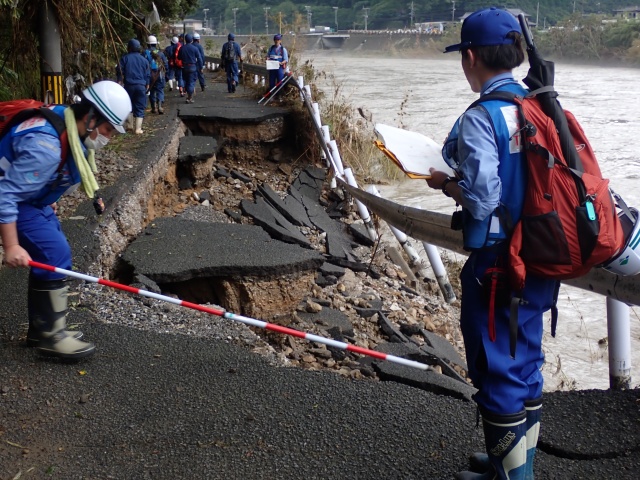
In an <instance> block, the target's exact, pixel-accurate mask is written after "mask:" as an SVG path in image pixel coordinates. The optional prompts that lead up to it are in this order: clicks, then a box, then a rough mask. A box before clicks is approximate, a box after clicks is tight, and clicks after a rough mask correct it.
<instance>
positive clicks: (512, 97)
mask: <svg viewBox="0 0 640 480" xmlns="http://www.w3.org/2000/svg"><path fill="white" fill-rule="evenodd" d="M517 98H520V99H522V96H520V95H516V94H515V93H513V92H507V91H505V90H497V91H493V92H491V93H487V94H486V95H483V96H481V97H480V98H479V99H477V100H476V101H475V102H473V103H472V104H471V105H469V106H468V107H467V110H470V109H472V108H474V107H477V106H478V105H480V104H481V103H483V102H490V101H491V100H502V101H504V102H511V103H518V102H517V101H516V99H517Z"/></svg>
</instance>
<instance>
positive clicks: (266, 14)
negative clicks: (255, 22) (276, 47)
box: [263, 7, 271, 35]
mask: <svg viewBox="0 0 640 480" xmlns="http://www.w3.org/2000/svg"><path fill="white" fill-rule="evenodd" d="M263 8H264V30H265V32H267V35H269V10H271V7H263Z"/></svg>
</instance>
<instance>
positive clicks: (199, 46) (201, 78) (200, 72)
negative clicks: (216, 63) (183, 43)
mask: <svg viewBox="0 0 640 480" xmlns="http://www.w3.org/2000/svg"><path fill="white" fill-rule="evenodd" d="M193 44H194V45H195V46H196V48H197V49H198V50H200V56H201V57H202V61H203V68H202V69H201V70H198V82H200V89H201V90H202V91H203V92H204V89H205V88H206V87H207V85H206V83H205V80H204V47H203V46H202V44H201V43H200V34H199V33H194V34H193Z"/></svg>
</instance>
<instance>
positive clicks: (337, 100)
mask: <svg viewBox="0 0 640 480" xmlns="http://www.w3.org/2000/svg"><path fill="white" fill-rule="evenodd" d="M299 69H300V71H301V73H303V75H304V78H305V83H306V84H307V85H311V88H312V95H313V98H314V99H315V100H316V101H317V102H318V105H319V107H320V116H321V118H322V122H323V124H325V125H327V126H328V127H329V131H330V133H331V138H332V139H335V141H336V143H337V144H338V150H339V151H340V156H341V157H342V161H343V163H344V164H345V166H349V167H351V168H352V169H353V171H354V173H355V175H356V176H357V177H358V178H359V179H360V180H362V181H363V182H366V183H378V182H384V181H388V180H396V179H397V178H399V177H400V175H401V173H400V170H399V169H398V168H397V167H396V166H395V165H394V164H393V163H392V162H391V160H389V159H388V158H387V157H386V156H385V155H384V154H383V153H382V152H381V151H380V150H379V149H378V148H377V147H376V146H375V143H374V141H375V140H376V136H375V133H374V124H373V122H372V118H371V115H370V114H369V113H368V112H367V111H366V109H363V108H361V107H360V108H358V107H355V106H354V105H353V103H352V102H351V101H350V98H349V95H348V94H346V93H345V89H344V84H343V83H342V82H339V81H338V80H337V79H336V78H335V76H334V75H332V74H330V73H329V74H327V73H326V72H324V71H317V70H316V69H315V68H314V67H313V64H312V62H311V61H307V62H305V64H304V65H302V66H300V68H299ZM320 83H322V84H323V85H326V86H323V87H319V86H318V85H319V84H320Z"/></svg>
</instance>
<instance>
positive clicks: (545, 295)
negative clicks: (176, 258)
mask: <svg viewBox="0 0 640 480" xmlns="http://www.w3.org/2000/svg"><path fill="white" fill-rule="evenodd" d="M445 52H460V59H461V64H462V70H463V72H464V74H465V77H466V78H467V81H468V83H469V86H470V87H471V90H472V91H474V92H476V93H479V94H480V97H481V98H482V96H483V95H485V94H488V93H490V92H493V91H500V90H503V91H509V92H514V93H517V94H518V95H525V94H526V93H527V91H526V90H525V88H524V87H523V86H521V85H520V84H519V83H518V82H517V81H516V80H515V79H514V76H513V72H512V70H513V69H514V68H515V67H517V66H519V65H520V64H521V63H522V62H523V61H524V48H523V35H522V30H521V28H520V25H519V23H518V20H517V19H516V18H515V17H514V16H513V15H512V14H510V13H509V12H507V11H505V10H499V9H495V8H491V9H484V10H479V11H476V12H474V13H472V14H471V15H469V16H468V17H467V18H466V19H465V21H464V23H463V24H462V29H461V42H460V43H458V44H456V45H451V46H449V47H447V48H446V50H445ZM518 128H519V127H518V121H517V116H516V107H515V105H513V104H512V103H510V102H503V101H498V100H490V101H486V102H482V103H480V104H479V105H478V106H476V107H474V108H471V109H469V110H467V111H466V112H465V113H464V114H463V115H462V116H461V117H460V118H459V119H458V120H457V121H456V123H455V125H454V126H453V129H452V130H451V132H450V133H449V136H448V138H447V140H446V142H445V145H444V148H443V157H444V159H445V160H446V161H447V163H448V164H449V165H450V166H451V167H452V168H453V169H454V170H455V172H456V174H457V175H456V177H455V178H451V177H448V176H447V174H446V173H444V172H439V171H432V172H431V173H432V176H431V178H430V179H429V180H427V183H428V185H429V186H430V187H431V188H435V189H440V190H442V192H443V193H444V194H445V195H447V196H449V197H452V198H453V199H454V200H455V201H456V202H457V203H458V204H459V205H461V206H462V217H461V226H462V231H463V238H464V248H465V249H466V250H468V251H469V252H471V253H470V255H469V258H468V260H467V262H466V263H465V265H464V268H463V269H462V272H461V274H460V279H461V285H462V304H461V312H460V317H461V318H460V327H461V330H462V335H463V338H464V345H465V351H466V356H467V364H468V368H469V376H470V378H471V379H472V381H473V385H474V386H475V387H476V388H477V389H478V392H477V393H476V394H475V395H474V400H475V401H476V403H477V404H478V407H479V411H480V414H481V415H482V423H483V430H484V436H485V446H486V449H487V453H486V454H474V455H473V456H472V457H471V462H470V463H471V470H473V471H464V472H461V473H458V474H457V476H456V478H457V479H460V480H471V479H507V478H508V479H511V480H521V479H527V480H530V479H533V458H534V453H535V449H536V444H537V441H538V432H539V428H540V413H541V406H542V386H543V378H542V373H541V372H540V368H541V367H542V364H543V361H544V355H543V353H542V330H543V324H542V315H543V313H544V312H545V311H547V310H549V309H550V308H551V306H552V304H553V298H554V290H555V287H556V284H557V282H556V281H554V280H548V279H543V278H540V277H537V276H535V275H532V274H528V275H527V278H526V283H525V288H524V292H523V298H524V300H525V301H526V302H520V303H516V304H515V306H514V308H515V309H516V310H517V316H515V315H512V313H511V312H510V306H511V300H512V299H513V297H514V295H513V292H512V291H511V289H510V288H509V286H508V279H507V278H506V270H504V272H505V277H504V282H502V281H500V282H499V283H498V284H497V285H498V288H492V285H495V284H493V283H492V279H493V278H494V277H495V278H499V277H500V276H502V275H503V269H505V268H506V266H507V265H506V261H507V253H508V246H509V233H510V232H506V231H505V225H508V224H511V225H514V224H515V223H516V222H517V221H518V220H519V218H520V216H521V214H522V207H523V203H524V194H525V190H526V186H527V169H526V159H525V157H524V155H525V153H524V151H523V149H522V146H521V145H520V143H519V142H518V141H517V140H518V139H519V136H518V135H515V132H516V130H517V129H518ZM507 217H510V222H507V221H504V220H505V219H506V218H507ZM492 300H493V302H494V304H493V307H491V305H492V303H491V301H492ZM511 322H513V323H511ZM512 326H513V327H514V331H513V332H511V331H510V327H512ZM515 329H517V332H516V331H515ZM512 340H513V341H515V342H516V344H515V345H516V349H515V356H512V354H511V353H512V352H511V348H510V341H512Z"/></svg>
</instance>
